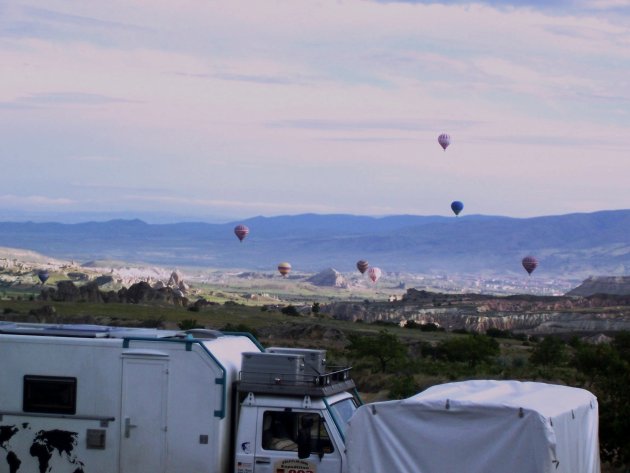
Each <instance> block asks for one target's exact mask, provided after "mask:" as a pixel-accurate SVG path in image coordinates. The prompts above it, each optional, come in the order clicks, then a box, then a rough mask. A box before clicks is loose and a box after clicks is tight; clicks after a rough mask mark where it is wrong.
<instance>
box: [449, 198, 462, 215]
mask: <svg viewBox="0 0 630 473" xmlns="http://www.w3.org/2000/svg"><path fill="white" fill-rule="evenodd" d="M451 210H452V211H453V213H454V214H455V215H459V213H460V212H461V211H462V210H464V203H463V202H460V201H459V200H455V201H453V202H451Z"/></svg>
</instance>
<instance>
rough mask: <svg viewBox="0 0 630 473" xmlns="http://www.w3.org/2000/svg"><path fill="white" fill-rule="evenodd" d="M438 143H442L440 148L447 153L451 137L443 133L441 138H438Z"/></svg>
mask: <svg viewBox="0 0 630 473" xmlns="http://www.w3.org/2000/svg"><path fill="white" fill-rule="evenodd" d="M438 143H440V146H441V147H442V149H443V150H444V151H446V148H448V145H450V144H451V137H450V135H448V134H447V133H442V134H441V135H440V136H438Z"/></svg>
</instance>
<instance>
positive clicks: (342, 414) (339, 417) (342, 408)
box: [330, 398, 357, 435]
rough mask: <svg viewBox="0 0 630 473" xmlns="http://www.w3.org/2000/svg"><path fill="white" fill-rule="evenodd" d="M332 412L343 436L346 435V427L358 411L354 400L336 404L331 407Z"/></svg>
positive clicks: (349, 399)
mask: <svg viewBox="0 0 630 473" xmlns="http://www.w3.org/2000/svg"><path fill="white" fill-rule="evenodd" d="M330 410H331V413H332V416H333V419H335V422H337V424H338V427H339V430H341V435H346V427H347V426H348V421H349V420H350V417H352V414H354V412H355V411H356V410H357V405H356V403H355V402H354V399H353V398H348V399H344V400H343V401H339V402H336V403H335V404H332V405H331V406H330Z"/></svg>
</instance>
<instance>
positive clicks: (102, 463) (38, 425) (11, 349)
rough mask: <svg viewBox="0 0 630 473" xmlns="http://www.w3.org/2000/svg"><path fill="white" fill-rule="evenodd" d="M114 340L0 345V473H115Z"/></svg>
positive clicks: (24, 339)
mask: <svg viewBox="0 0 630 473" xmlns="http://www.w3.org/2000/svg"><path fill="white" fill-rule="evenodd" d="M120 345H121V341H120V340H85V339H76V338H57V337H29V336H22V335H18V336H13V335H3V336H2V337H1V338H0V360H1V362H2V382H1V383H0V472H1V473H5V472H6V473H9V472H13V471H29V472H37V471H46V472H48V473H58V472H74V473H81V472H88V471H89V472H91V473H115V472H116V471H117V469H118V452H119V437H118V432H119V421H120V419H119V418H118V415H119V412H120V376H121V362H120Z"/></svg>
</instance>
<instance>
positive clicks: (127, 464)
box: [120, 351, 168, 473]
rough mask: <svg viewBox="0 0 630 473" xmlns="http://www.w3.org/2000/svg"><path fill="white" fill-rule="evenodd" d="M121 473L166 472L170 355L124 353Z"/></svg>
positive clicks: (153, 352)
mask: <svg viewBox="0 0 630 473" xmlns="http://www.w3.org/2000/svg"><path fill="white" fill-rule="evenodd" d="M122 362H123V370H122V373H123V374H122V376H123V379H122V406H121V416H120V419H121V439H120V444H121V445H120V472H121V473H138V472H141V471H146V472H151V473H163V472H164V467H165V464H166V462H165V455H166V400H167V387H168V355H167V354H166V353H159V352H155V351H152V352H148V351H147V352H137V351H136V352H133V353H125V354H123V361H122Z"/></svg>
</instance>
